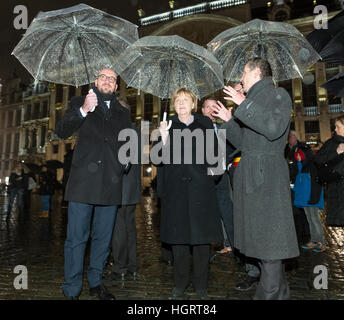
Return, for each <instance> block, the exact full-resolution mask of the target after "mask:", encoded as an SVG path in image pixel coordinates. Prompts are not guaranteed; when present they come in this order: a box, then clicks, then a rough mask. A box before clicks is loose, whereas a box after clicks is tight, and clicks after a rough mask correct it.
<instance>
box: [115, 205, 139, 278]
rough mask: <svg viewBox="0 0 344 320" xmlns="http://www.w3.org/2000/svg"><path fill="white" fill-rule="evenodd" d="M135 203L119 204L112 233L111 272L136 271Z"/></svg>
mask: <svg viewBox="0 0 344 320" xmlns="http://www.w3.org/2000/svg"><path fill="white" fill-rule="evenodd" d="M136 245H137V233H136V205H135V204H134V205H128V206H121V207H119V208H118V211H117V215H116V222H115V227H114V228H113V234H112V256H113V259H114V263H113V265H112V272H115V273H124V274H125V273H127V271H129V272H132V273H133V272H137V256H136Z"/></svg>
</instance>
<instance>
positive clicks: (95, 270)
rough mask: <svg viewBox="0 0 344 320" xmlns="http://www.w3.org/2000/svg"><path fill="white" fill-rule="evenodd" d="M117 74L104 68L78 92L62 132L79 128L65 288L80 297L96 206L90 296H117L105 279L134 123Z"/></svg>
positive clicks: (60, 125) (68, 188) (69, 195)
mask: <svg viewBox="0 0 344 320" xmlns="http://www.w3.org/2000/svg"><path fill="white" fill-rule="evenodd" d="M116 81H117V74H116V73H115V72H114V71H113V70H112V69H109V68H104V69H102V70H101V71H100V72H99V73H98V76H97V79H96V80H95V83H94V86H93V87H92V90H90V91H89V93H88V94H87V96H86V97H74V98H72V99H71V102H70V106H69V108H68V110H67V111H66V113H65V115H64V117H63V118H62V120H61V121H60V122H59V123H58V124H57V128H56V133H57V135H58V136H59V137H60V138H62V139H66V138H68V137H70V136H71V135H72V134H73V133H75V132H78V133H77V135H78V137H77V144H76V146H75V148H74V153H73V160H72V166H71V171H70V175H69V178H68V182H67V186H66V191H65V200H66V201H69V206H68V225H67V239H66V242H65V253H64V254H65V282H64V284H63V286H62V289H63V293H64V295H65V296H66V297H67V299H70V300H77V299H78V296H79V294H80V292H81V289H82V282H83V281H82V275H83V264H84V254H85V248H86V244H87V241H88V238H89V235H90V223H91V216H92V211H93V210H94V217H93V226H92V240H91V255H90V266H89V268H88V273H87V277H88V282H89V286H90V295H91V296H94V297H97V298H98V299H100V300H115V297H114V296H113V295H112V294H111V293H110V292H109V291H108V290H107V288H106V287H105V286H104V285H103V284H102V275H103V272H104V268H105V264H106V259H107V257H108V254H109V246H110V241H111V236H112V230H113V226H114V222H115V217H116V212H117V206H118V205H120V204H121V202H122V176H123V173H124V172H125V169H126V166H125V165H123V164H121V163H120V162H119V160H118V152H119V149H120V147H121V146H122V145H123V143H124V142H120V141H118V135H119V133H120V131H121V130H123V129H129V128H131V122H130V118H129V111H128V110H127V109H126V108H124V107H123V106H121V105H120V104H119V102H118V101H117V99H116V96H115V91H116V90H117V83H116Z"/></svg>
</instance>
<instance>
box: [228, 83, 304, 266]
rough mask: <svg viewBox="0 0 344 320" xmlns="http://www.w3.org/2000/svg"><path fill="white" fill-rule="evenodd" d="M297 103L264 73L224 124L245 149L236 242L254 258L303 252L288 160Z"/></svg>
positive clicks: (238, 181) (238, 173)
mask: <svg viewBox="0 0 344 320" xmlns="http://www.w3.org/2000/svg"><path fill="white" fill-rule="evenodd" d="M291 108H292V103H291V99H290V97H289V95H288V93H287V91H286V90H285V89H283V88H275V87H274V85H273V82H272V80H271V78H263V79H262V80H260V81H259V82H257V83H256V84H255V85H254V86H252V87H251V89H250V90H249V91H248V93H247V96H246V99H245V100H244V101H243V102H242V103H241V104H240V105H239V106H238V108H237V110H236V111H235V113H234V116H233V117H232V119H231V120H229V121H228V122H226V123H224V124H223V125H222V129H226V137H227V139H228V140H229V141H230V142H231V143H232V144H233V145H234V146H235V147H236V148H238V149H240V150H241V160H240V162H239V164H238V166H237V167H236V170H235V171H234V187H233V206H234V246H235V247H236V248H237V249H239V250H240V252H241V253H243V254H245V255H246V256H249V257H254V258H258V259H262V260H279V259H287V258H292V257H295V256H298V255H299V249H298V244H297V238H296V232H295V225H294V220H293V213H292V207H291V198H290V186H289V171H288V166H287V163H286V161H285V159H284V147H285V143H286V140H287V135H288V131H289V123H290V112H291ZM239 121H240V122H241V125H239Z"/></svg>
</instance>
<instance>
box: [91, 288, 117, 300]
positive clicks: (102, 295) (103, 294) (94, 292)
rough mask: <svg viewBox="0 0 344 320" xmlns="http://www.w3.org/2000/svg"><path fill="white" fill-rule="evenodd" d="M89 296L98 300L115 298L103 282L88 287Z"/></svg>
mask: <svg viewBox="0 0 344 320" xmlns="http://www.w3.org/2000/svg"><path fill="white" fill-rule="evenodd" d="M90 296H91V297H97V298H98V299H99V300H116V299H115V296H114V295H113V294H111V293H110V292H109V291H108V289H106V287H105V286H104V285H103V284H101V285H99V286H97V287H93V288H90Z"/></svg>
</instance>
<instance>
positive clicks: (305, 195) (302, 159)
mask: <svg viewBox="0 0 344 320" xmlns="http://www.w3.org/2000/svg"><path fill="white" fill-rule="evenodd" d="M307 157H310V158H308V159H307ZM313 158H314V157H313V153H308V154H307V155H306V154H305V153H304V152H303V151H302V150H301V149H298V150H297V151H296V152H295V159H296V160H297V166H298V174H297V175H296V179H295V184H294V188H293V191H294V201H293V205H294V206H295V207H298V208H303V209H304V211H305V213H306V216H307V221H308V224H309V229H310V241H308V242H307V243H306V244H303V245H302V246H301V247H302V248H303V249H305V250H312V251H313V252H323V251H325V249H326V247H325V238H324V231H323V227H322V224H321V221H320V218H319V209H324V193H323V189H322V187H321V185H318V187H317V186H315V184H314V183H313V185H312V177H311V171H312V170H311V168H312V167H313V166H314V161H313ZM314 179H315V177H314V178H313V180H314ZM312 187H313V188H312ZM315 192H316V193H317V194H316V195H315V194H314V193H315Z"/></svg>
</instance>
